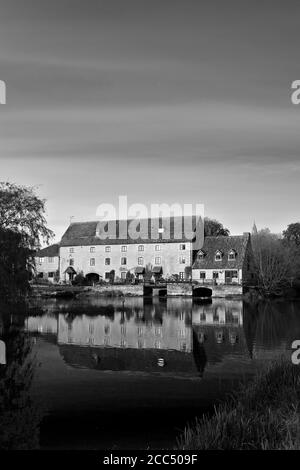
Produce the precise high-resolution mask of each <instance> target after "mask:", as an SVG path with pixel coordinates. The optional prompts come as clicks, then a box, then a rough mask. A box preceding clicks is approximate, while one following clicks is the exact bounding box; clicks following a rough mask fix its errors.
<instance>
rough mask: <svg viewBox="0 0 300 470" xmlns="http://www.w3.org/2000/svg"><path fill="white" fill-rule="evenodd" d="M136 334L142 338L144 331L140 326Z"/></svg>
mask: <svg viewBox="0 0 300 470" xmlns="http://www.w3.org/2000/svg"><path fill="white" fill-rule="evenodd" d="M137 333H138V336H143V333H144V331H143V328H142V327H141V326H138V329H137Z"/></svg>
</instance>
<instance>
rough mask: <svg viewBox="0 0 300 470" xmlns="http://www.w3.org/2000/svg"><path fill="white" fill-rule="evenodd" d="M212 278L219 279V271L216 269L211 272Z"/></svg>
mask: <svg viewBox="0 0 300 470" xmlns="http://www.w3.org/2000/svg"><path fill="white" fill-rule="evenodd" d="M213 279H219V273H218V272H217V271H214V272H213Z"/></svg>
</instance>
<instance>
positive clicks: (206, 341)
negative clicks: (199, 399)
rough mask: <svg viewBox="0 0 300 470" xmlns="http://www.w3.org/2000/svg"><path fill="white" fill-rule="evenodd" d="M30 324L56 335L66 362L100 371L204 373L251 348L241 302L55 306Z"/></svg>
mask: <svg viewBox="0 0 300 470" xmlns="http://www.w3.org/2000/svg"><path fill="white" fill-rule="evenodd" d="M83 312H84V313H83ZM26 328H27V329H28V331H29V332H31V333H33V334H35V335H42V336H44V337H45V338H48V339H49V338H51V341H53V337H55V339H56V343H57V344H58V346H59V349H60V353H61V354H62V356H63V358H64V360H65V361H66V362H67V363H69V364H71V365H73V366H75V367H76V366H77V367H89V368H96V369H100V370H119V371H145V372H158V373H164V374H165V373H168V372H169V373H173V374H175V375H189V376H196V377H199V376H202V375H203V372H204V369H205V367H206V366H207V364H215V363H216V362H221V361H222V360H223V359H224V356H226V355H230V354H235V353H236V352H239V353H244V352H245V351H247V342H246V340H245V335H244V330H243V302H242V301H226V302H224V300H223V301H222V300H220V301H217V300H214V301H212V302H211V303H205V304H203V303H196V302H193V301H192V300H191V299H178V298H177V299H167V300H165V301H163V302H161V301H159V299H154V300H153V301H151V302H148V301H146V302H145V301H143V299H126V301H125V303H124V302H122V301H118V300H114V301H113V302H112V301H109V300H101V301H100V302H99V301H98V302H92V303H86V304H85V305H84V304H81V303H80V304H70V303H69V304H68V303H66V304H59V305H58V304H54V305H53V308H52V309H51V308H48V311H47V313H46V314H43V315H36V316H29V317H28V319H27V321H26Z"/></svg>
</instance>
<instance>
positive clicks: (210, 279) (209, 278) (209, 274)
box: [192, 269, 243, 285]
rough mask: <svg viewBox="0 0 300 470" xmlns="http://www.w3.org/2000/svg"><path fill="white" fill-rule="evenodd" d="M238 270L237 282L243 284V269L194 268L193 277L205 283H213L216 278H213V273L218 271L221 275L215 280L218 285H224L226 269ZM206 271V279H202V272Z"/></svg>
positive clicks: (194, 279)
mask: <svg viewBox="0 0 300 470" xmlns="http://www.w3.org/2000/svg"><path fill="white" fill-rule="evenodd" d="M228 270H229V271H237V272H238V278H237V284H241V283H242V281H243V270H242V269H237V270H236V269H220V270H219V269H193V270H192V278H193V281H198V282H199V283H202V282H203V284H212V283H213V281H214V279H213V273H214V272H217V273H218V275H219V277H218V279H216V280H215V282H214V283H215V284H216V285H222V284H225V271H228ZM201 272H205V279H204V280H202V279H201V278H200V273H201Z"/></svg>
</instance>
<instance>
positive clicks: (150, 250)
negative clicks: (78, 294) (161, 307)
mask: <svg viewBox="0 0 300 470" xmlns="http://www.w3.org/2000/svg"><path fill="white" fill-rule="evenodd" d="M179 219H180V222H179ZM184 220H186V219H183V218H176V217H174V218H170V219H167V220H164V219H160V220H150V219H147V220H140V221H138V224H137V225H140V226H139V227H137V232H139V233H138V237H137V238H132V236H131V234H130V233H129V227H130V221H128V226H127V227H126V228H125V229H126V231H125V233H124V221H116V222H115V230H116V232H115V234H113V235H114V236H112V234H110V236H109V237H106V236H105V234H106V233H107V227H108V224H109V222H107V223H106V224H103V223H102V224H101V223H99V222H97V221H95V222H76V223H72V224H71V225H70V226H69V227H68V229H67V230H66V232H65V233H64V235H63V237H62V239H61V242H60V278H61V279H62V280H65V281H72V279H73V278H74V277H75V276H76V274H78V273H82V274H83V275H84V276H85V277H87V278H88V279H90V280H94V281H98V280H99V279H102V280H109V279H111V276H113V278H114V280H118V279H120V280H122V279H123V280H125V279H128V276H129V275H130V276H132V278H133V276H134V277H135V278H137V279H140V280H143V279H145V278H154V279H158V278H160V277H163V278H164V279H167V278H169V277H171V276H178V278H180V279H188V278H189V277H190V276H191V266H192V262H193V234H191V233H187V230H185V225H184V224H185V222H184ZM125 222H126V221H125ZM180 223H181V227H182V230H180V237H178V233H179V231H178V227H179V225H180ZM191 226H192V225H191Z"/></svg>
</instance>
